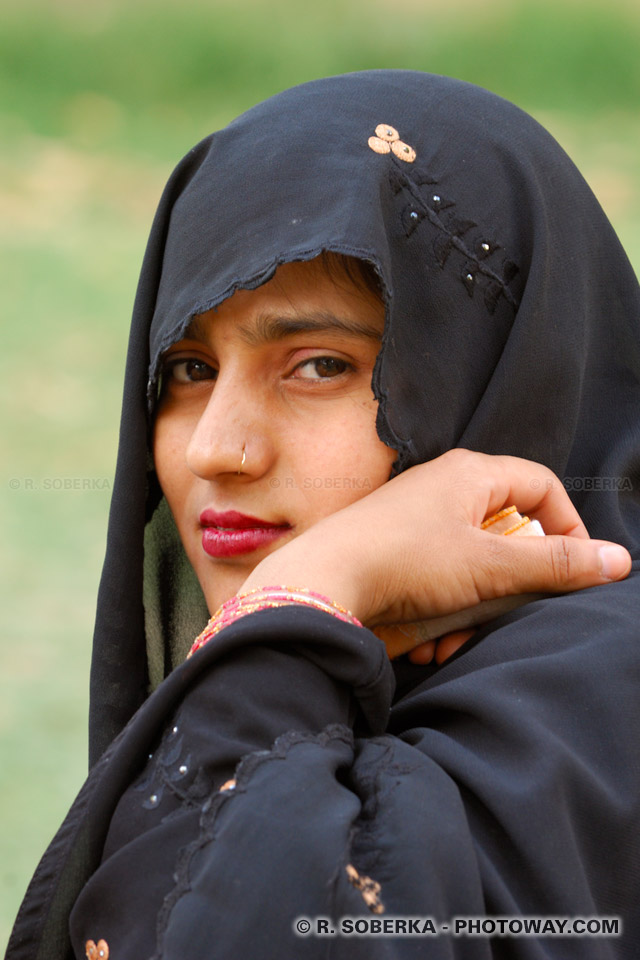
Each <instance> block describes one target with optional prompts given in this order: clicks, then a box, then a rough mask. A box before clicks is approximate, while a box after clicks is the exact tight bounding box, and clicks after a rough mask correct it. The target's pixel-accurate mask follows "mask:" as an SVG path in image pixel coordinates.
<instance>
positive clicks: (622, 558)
mask: <svg viewBox="0 0 640 960" xmlns="http://www.w3.org/2000/svg"><path fill="white" fill-rule="evenodd" d="M598 555H599V557H600V573H601V574H602V576H603V577H605V579H607V580H619V579H620V577H622V576H624V574H625V573H627V572H628V570H629V554H628V553H627V551H626V550H625V549H624V547H616V546H614V545H613V544H612V545H611V546H606V547H600V548H599V550H598Z"/></svg>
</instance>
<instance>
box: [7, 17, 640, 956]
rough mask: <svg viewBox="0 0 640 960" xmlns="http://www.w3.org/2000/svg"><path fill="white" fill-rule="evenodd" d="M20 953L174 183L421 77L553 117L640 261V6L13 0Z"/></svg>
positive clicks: (69, 725)
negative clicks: (349, 95)
mask: <svg viewBox="0 0 640 960" xmlns="http://www.w3.org/2000/svg"><path fill="white" fill-rule="evenodd" d="M1 6H2V28H1V29H0V138H1V143H2V150H1V156H0V243H1V245H2V252H1V255H0V291H1V304H2V306H1V316H2V327H1V349H0V364H2V375H1V376H0V391H1V392H2V401H3V408H4V417H3V423H4V426H5V435H4V438H3V442H2V449H3V456H2V467H1V470H0V498H1V501H2V502H1V505H0V509H1V511H2V513H1V515H2V522H3V530H4V533H3V535H2V537H1V538H0V550H1V557H0V564H1V566H0V584H1V587H0V589H1V590H2V592H3V596H2V602H1V603H0V610H1V611H2V618H3V624H2V632H1V634H0V637H1V639H0V824H2V826H1V828H0V829H1V836H0V947H2V946H4V943H5V941H6V937H7V936H8V932H9V928H10V924H11V921H12V919H13V917H14V914H15V911H16V910H17V907H18V904H19V901H20V899H21V896H22V894H23V892H24V888H25V886H26V883H27V881H28V879H29V877H30V875H31V873H32V871H33V869H34V868H35V866H36V863H37V860H38V857H39V856H40V854H41V853H42V852H43V850H44V847H45V845H46V843H47V841H48V840H49V839H50V837H51V835H52V833H53V832H54V830H55V829H56V828H57V826H58V824H59V822H60V820H61V818H62V816H63V815H64V813H65V812H66V809H67V807H68V804H69V802H70V801H71V799H72V798H73V796H74V795H75V793H76V791H77V789H78V788H79V786H80V784H81V782H82V780H83V778H84V772H85V769H86V710H87V678H88V666H89V654H90V641H91V632H92V621H93V613H94V604H95V595H96V588H97V581H98V576H99V571H100V565H101V560H102V555H103V549H104V539H105V529H106V518H107V510H108V505H109V498H110V492H111V484H112V477H113V466H114V461H115V452H116V440H117V424H118V417H119V404H120V389H121V376H122V370H123V363H124V353H125V346H126V337H127V330H128V323H129V317H130V310H131V304H132V302H133V296H134V292H135V285H136V280H137V273H138V269H139V266H140V262H141V259H142V255H143V250H144V245H145V241H146V235H147V232H148V229H149V226H150V223H151V219H152V216H153V213H154V209H155V206H156V203H157V201H158V198H159V195H160V191H161V189H162V187H163V184H164V181H165V180H166V178H167V176H168V175H169V173H170V171H171V169H172V167H173V165H174V164H175V163H176V162H177V161H178V159H179V158H180V157H181V156H182V155H183V154H184V153H185V152H186V151H187V150H188V149H189V148H190V147H191V146H192V145H193V144H194V143H195V142H197V141H198V140H199V139H201V138H202V137H203V136H205V135H206V134H208V133H209V132H210V131H211V130H213V129H216V128H217V127H219V126H221V125H223V124H225V123H226V122H228V121H229V120H230V119H231V118H232V117H234V116H235V115H236V114H237V113H239V112H241V111H242V110H244V109H246V108H248V107H249V106H251V105H252V104H254V103H255V102H257V101H259V100H262V99H264V98H265V97H267V96H269V95H270V94H272V93H275V92H277V91H279V90H281V89H283V88H285V87H288V86H292V85H293V84H296V83H300V82H303V81H305V80H310V79H313V78H316V77H320V76H325V75H328V74H332V73H343V72H348V71H353V70H361V69H368V68H375V67H403V68H413V69H418V70H426V71H430V72H434V73H444V74H449V75H452V76H456V77H460V78H462V79H465V80H469V81H472V82H474V83H477V84H480V85H481V86H485V87H488V88H489V89H491V90H493V91H495V92H496V93H499V94H501V95H502V96H504V97H507V98H508V99H510V100H513V101H515V102H516V103H518V104H519V105H520V106H522V107H524V108H525V109H526V110H528V111H529V112H531V113H533V114H534V115H535V116H536V117H537V118H538V119H539V120H541V121H542V122H543V123H544V124H545V125H546V126H547V127H548V128H549V129H550V130H551V132H552V133H553V134H554V135H555V136H556V138H557V139H558V140H559V141H560V142H561V144H562V145H563V146H564V147H565V149H566V150H567V151H568V152H569V153H570V155H571V156H572V157H573V159H574V160H575V161H576V162H577V164H578V166H579V167H580V169H581V170H582V172H583V173H584V175H585V176H586V178H587V180H588V181H589V182H590V184H591V186H592V187H593V189H594V191H595V193H596V194H597V195H598V197H599V199H600V201H601V203H602V204H603V206H604V208H605V210H606V211H607V213H608V215H609V217H610V219H611V220H612V222H613V224H614V226H615V228H616V229H617V231H618V234H619V236H620V237H621V239H622V242H623V244H624V245H625V247H626V249H627V252H628V253H629V256H630V258H631V260H632V262H633V263H634V265H635V266H636V270H637V268H638V266H639V265H640V166H639V163H638V148H639V147H640V124H639V116H640V7H639V6H638V4H637V0H608V2H607V3H606V4H603V3H601V2H600V0H595V2H591V0H534V2H529V0H522V2H518V0H446V2H434V0H322V3H315V4H302V3H300V2H297V0H272V2H270V3H266V2H260V0H244V2H240V3H239V2H238V0H209V2H207V0H134V2H127V0H49V2H45V0H21V2H20V3H9V0H2V3H1Z"/></svg>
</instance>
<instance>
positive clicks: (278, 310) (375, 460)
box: [154, 261, 395, 612]
mask: <svg viewBox="0 0 640 960" xmlns="http://www.w3.org/2000/svg"><path fill="white" fill-rule="evenodd" d="M383 323H384V310H383V306H382V304H381V303H380V301H379V299H378V298H377V297H376V296H375V295H374V294H373V293H371V292H370V291H368V290H366V289H361V288H360V286H356V284H354V283H353V282H352V281H351V280H349V279H348V278H347V276H346V275H344V273H343V271H342V270H339V271H337V273H336V276H335V277H334V276H331V275H329V273H328V272H327V270H326V268H325V267H324V266H323V265H322V264H321V263H320V262H319V261H311V262H309V263H288V264H284V265H283V266H281V267H280V268H279V269H278V271H277V272H276V274H275V276H274V277H273V278H272V279H271V280H270V281H269V282H268V283H265V284H264V285H263V286H261V287H259V288H258V289H257V290H239V291H237V292H236V293H235V294H233V296H232V297H230V298H229V299H228V300H226V301H225V302H224V303H222V304H221V306H219V307H218V308H217V309H215V310H210V311H208V312H207V313H204V314H202V315H200V316H199V317H197V318H196V319H195V321H194V322H193V323H192V324H191V326H190V327H189V329H188V330H187V335H186V337H185V338H184V339H183V340H181V341H180V342H178V343H176V344H174V346H172V347H171V348H170V349H169V350H168V351H167V353H166V355H165V360H164V367H163V375H162V383H163V387H162V395H161V399H160V403H159V408H158V413H157V418H156V423H155V432H154V458H155V465H156V470H157V473H158V478H159V480H160V484H161V486H162V490H163V492H164V494H165V497H166V498H167V501H168V503H169V506H170V508H171V511H172V513H173V516H174V519H175V522H176V525H177V527H178V531H179V533H180V537H181V539H182V543H183V545H184V548H185V550H186V553H187V556H188V557H189V560H190V562H191V564H192V566H193V568H194V570H195V572H196V574H197V576H198V579H199V581H200V584H201V586H202V589H203V592H204V594H205V597H206V600H207V604H208V606H209V609H210V611H212V612H213V611H214V610H216V609H217V608H218V606H219V605H220V604H221V603H223V602H224V601H225V600H227V599H228V598H229V597H230V596H232V595H233V594H234V593H236V592H237V591H238V590H239V588H240V587H241V585H242V583H243V582H244V580H245V579H246V578H247V577H248V575H249V574H250V572H251V571H252V570H253V568H254V567H255V566H256V564H257V563H259V561H260V560H262V559H263V558H264V557H265V556H266V555H267V554H268V553H271V552H272V551H273V550H276V549H277V548H278V547H280V546H282V545H283V544H285V543H286V542H287V541H289V540H291V539H292V538H293V537H297V536H299V534H301V533H302V532H303V531H304V530H307V529H308V528H309V527H311V526H312V525H313V524H314V523H317V522H318V521H319V520H321V519H322V518H323V517H325V516H328V515H329V514H332V513H335V512H336V511H337V510H340V509H341V508H342V507H345V506H347V505H348V504H350V503H352V502H353V501H355V500H358V499H359V498H360V497H363V496H365V495H366V494H367V493H370V492H371V490H373V489H375V488H376V487H378V486H380V485H381V484H383V483H384V482H385V481H386V480H387V479H388V477H389V473H390V469H391V464H392V462H393V460H394V459H395V452H394V451H393V450H391V449H389V447H387V446H385V445H384V444H383V443H382V442H381V440H380V439H379V438H378V435H377V433H376V430H375V418H376V408H377V402H376V401H375V399H374V397H373V395H372V392H371V375H372V371H373V365H374V363H375V359H376V356H377V354H378V351H379V349H380V338H381V335H382V330H383ZM345 535H346V534H345ZM336 560H337V561H339V558H336Z"/></svg>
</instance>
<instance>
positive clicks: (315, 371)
mask: <svg viewBox="0 0 640 960" xmlns="http://www.w3.org/2000/svg"><path fill="white" fill-rule="evenodd" d="M350 366H351V365H350V364H349V363H347V361H346V360H340V359H339V358H338V357H312V359H311V360H305V362H304V363H301V364H300V365H299V366H298V367H296V371H295V373H296V376H297V377H299V378H300V379H302V380H326V379H327V378H330V377H337V376H339V375H340V374H341V373H345V371H346V370H349V369H350Z"/></svg>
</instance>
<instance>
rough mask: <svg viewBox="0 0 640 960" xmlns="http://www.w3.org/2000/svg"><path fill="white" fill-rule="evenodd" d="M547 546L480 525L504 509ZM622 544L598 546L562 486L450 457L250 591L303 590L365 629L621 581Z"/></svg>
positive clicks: (260, 569)
mask: <svg viewBox="0 0 640 960" xmlns="http://www.w3.org/2000/svg"><path fill="white" fill-rule="evenodd" d="M512 503H513V504H516V505H517V508H518V510H519V511H520V512H521V513H527V514H528V515H529V516H530V517H532V518H534V519H537V520H539V521H540V523H541V524H542V527H543V529H544V530H545V532H546V533H547V534H548V535H547V536H546V537H521V538H518V537H497V536H494V535H492V534H491V533H488V532H487V531H484V530H481V529H480V525H481V523H482V521H483V520H484V519H485V517H488V516H490V515H492V514H494V513H496V512H497V511H498V510H500V509H502V508H503V507H504V506H505V505H508V504H512ZM630 567H631V558H630V556H629V554H628V552H627V551H626V550H625V549H624V548H623V547H621V546H619V545H617V544H611V543H608V542H607V541H598V540H590V539H589V535H588V533H587V531H586V529H585V527H584V524H583V523H582V521H581V520H580V517H579V516H578V514H577V512H576V510H575V508H574V507H573V505H572V503H571V501H570V500H569V497H568V495H567V493H566V491H565V490H564V487H563V486H562V483H561V482H560V481H559V480H558V478H557V477H556V476H555V475H554V474H553V473H552V472H551V471H550V470H548V469H547V468H546V467H543V466H541V465H540V464H536V463H532V462H531V461H528V460H521V459H517V458H515V457H503V456H488V455H486V454H481V453H473V452H471V451H468V450H451V451H449V452H448V453H446V454H444V455H443V456H441V457H438V458H437V459H436V460H432V461H430V462H429V463H425V464H420V465H418V466H416V467H412V468H411V469H410V470H407V471H406V472H405V473H403V474H401V475H400V476H398V477H394V478H393V479H392V480H390V481H389V482H388V483H385V484H384V485H383V486H382V487H379V488H378V489H376V490H374V491H373V492H372V493H370V494H368V495H367V496H365V497H363V498H362V499H360V500H358V501H356V502H355V503H352V504H350V505H349V506H348V507H346V508H344V509H343V510H340V511H339V512H338V513H335V514H333V515H332V516H330V517H326V518H325V519H323V520H321V521H320V522H319V523H317V524H316V525H315V526H313V527H311V528H310V529H309V530H307V531H305V532H304V533H303V534H301V535H300V536H299V537H297V538H296V539H295V540H292V541H291V542H290V543H288V544H285V545H284V546H283V547H282V548H280V549H279V550H277V551H274V553H272V554H270V555H269V556H268V557H266V558H265V559H264V560H263V561H262V562H261V563H259V564H258V565H257V567H256V568H255V569H254V570H253V572H252V573H251V575H250V576H249V578H248V579H247V580H246V581H245V583H244V584H243V587H242V590H243V591H244V590H250V589H252V588H254V587H260V586H268V585H272V584H288V585H295V586H306V587H309V588H310V589H312V590H316V591H318V592H320V593H323V594H325V595H327V596H329V597H331V598H332V599H333V600H335V601H337V602H338V603H340V604H342V605H344V606H345V607H347V608H348V609H349V610H351V612H352V613H353V614H355V616H356V617H358V619H360V620H361V621H362V622H363V623H365V624H366V625H367V626H375V625H377V624H385V623H407V622H412V621H418V620H424V619H429V618H432V617H438V616H443V615H445V614H450V613H453V612H455V611H458V610H464V609H467V608H469V607H473V606H475V605H476V604H479V603H481V602H483V601H486V600H492V599H495V598H498V597H504V596H511V595H515V594H521V593H563V592H567V591H571V590H578V589H582V588H584V587H589V586H594V585H596V584H601V583H606V582H609V581H611V580H619V579H622V578H623V577H625V576H626V575H627V574H628V572H629V570H630Z"/></svg>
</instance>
